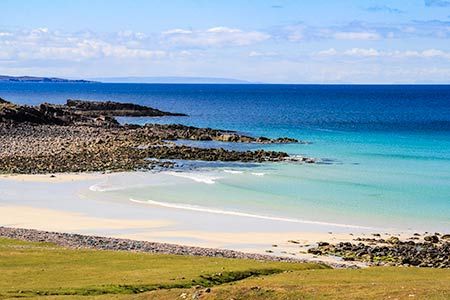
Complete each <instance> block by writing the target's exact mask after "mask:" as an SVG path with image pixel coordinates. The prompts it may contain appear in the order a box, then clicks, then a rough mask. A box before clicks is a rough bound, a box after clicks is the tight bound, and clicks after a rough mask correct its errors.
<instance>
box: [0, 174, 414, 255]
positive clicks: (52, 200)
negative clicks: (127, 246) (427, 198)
mask: <svg viewBox="0 0 450 300" xmlns="http://www.w3.org/2000/svg"><path fill="white" fill-rule="evenodd" d="M114 176H125V177H126V178H127V179H129V180H132V178H130V177H129V176H128V174H126V173H125V174H99V173H93V174H57V175H56V177H54V178H51V177H50V176H49V175H45V176H44V175H31V176H30V175H23V176H22V175H20V176H6V177H4V176H2V177H0V226H7V227H17V228H32V229H39V230H48V231H59V232H70V233H81V234H92V235H101V236H111V237H121V238H130V239H136V240H147V241H154V242H167V243H175V244H184V245H191V246H201V247H212V248H225V249H233V250H238V251H245V252H253V253H266V254H267V253H268V252H266V251H268V250H269V251H272V252H271V253H273V255H277V256H290V257H298V258H306V259H310V260H315V259H317V258H315V257H313V256H312V255H309V254H305V252H306V251H307V247H308V246H309V245H311V244H313V243H315V242H318V241H329V242H339V241H350V240H352V239H353V238H354V237H356V236H359V235H365V236H367V237H370V236H371V232H377V231H376V230H373V231H369V230H363V229H361V230H360V231H357V230H356V229H355V228H342V227H334V226H332V225H319V224H293V223H289V222H281V221H276V220H261V219H255V218H246V217H243V216H230V215H218V214H211V213H208V212H197V211H189V210H180V209H173V208H166V207H158V206H152V205H146V204H140V203H133V202H131V201H129V199H128V197H126V198H123V197H120V196H117V195H115V194H110V193H98V192H94V191H90V190H89V187H91V186H92V185H94V184H99V183H102V182H105V181H106V180H108V178H111V177H114ZM135 176H136V174H135ZM137 176H139V174H138V175H137ZM93 195H95V197H94V196H93ZM99 195H100V196H99ZM114 195H115V196H114ZM329 232H332V233H329ZM382 232H385V231H382ZM351 233H353V234H354V235H351ZM391 234H392V232H388V234H386V235H384V236H383V237H386V236H389V235H391ZM396 234H400V235H405V236H411V232H404V233H401V232H396ZM290 240H294V241H296V243H293V242H289V241H290ZM274 245H276V246H274ZM320 260H323V258H320Z"/></svg>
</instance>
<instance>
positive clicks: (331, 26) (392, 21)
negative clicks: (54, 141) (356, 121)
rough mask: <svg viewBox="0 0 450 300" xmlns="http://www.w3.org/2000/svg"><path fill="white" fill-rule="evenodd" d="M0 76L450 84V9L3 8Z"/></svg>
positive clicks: (35, 4)
mask: <svg viewBox="0 0 450 300" xmlns="http://www.w3.org/2000/svg"><path fill="white" fill-rule="evenodd" d="M0 12H1V16H2V17H1V18H0V74H2V75H35V76H58V77H66V78H95V77H126V76H183V77H220V78H235V79H241V80H247V81H252V82H268V83H450V0H391V1H385V0H376V1H375V0H371V1H369V0H339V1H336V0H314V1H307V0H296V1H294V0H293V1H290V0H277V1H275V0H267V1H264V0H240V1H237V0H227V1H225V0H223V1H219V0H216V1H206V0H190V1H189V0H184V1H181V0H165V1H164V0H153V1H151V0H147V1H143V0H142V1H141V0H128V1H124V0H122V1H117V0H59V1H57V0H52V1H51V0H40V1H39V0H27V1H25V0H0Z"/></svg>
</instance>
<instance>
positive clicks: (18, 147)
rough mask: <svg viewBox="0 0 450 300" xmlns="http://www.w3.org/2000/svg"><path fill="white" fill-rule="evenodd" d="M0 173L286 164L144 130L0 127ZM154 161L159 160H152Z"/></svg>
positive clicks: (281, 156) (278, 156) (270, 154)
mask: <svg viewBox="0 0 450 300" xmlns="http://www.w3.org/2000/svg"><path fill="white" fill-rule="evenodd" d="M0 140H1V141H2V142H1V143H0V173H7V174H11V173H16V174H38V173H41V174H42V173H56V172H85V171H132V170H137V169H152V168H155V167H158V168H159V167H165V168H170V167H173V165H174V164H173V163H171V162H167V161H165V160H167V159H169V160H170V159H185V160H204V161H244V162H264V161H283V160H285V159H287V158H288V155H287V154H286V153H283V152H275V151H265V150H257V151H230V150H225V149H205V148H195V147H188V146H177V145H174V144H173V143H168V142H165V141H164V140H163V139H162V137H161V136H159V134H158V131H156V132H153V131H152V130H149V128H146V127H140V126H123V127H120V126H119V127H111V128H105V127H92V126H73V125H71V126H57V125H39V126H36V125H34V126H33V125H29V124H25V123H22V124H9V125H8V124H1V123H0ZM148 158H156V159H159V160H148Z"/></svg>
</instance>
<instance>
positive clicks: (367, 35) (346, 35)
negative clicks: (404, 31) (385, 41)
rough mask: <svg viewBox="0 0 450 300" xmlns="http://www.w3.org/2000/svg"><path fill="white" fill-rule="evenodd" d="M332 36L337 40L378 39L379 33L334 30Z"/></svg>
mask: <svg viewBox="0 0 450 300" xmlns="http://www.w3.org/2000/svg"><path fill="white" fill-rule="evenodd" d="M333 37H334V38H335V39H337V40H379V39H380V38H381V35H380V34H378V33H375V32H351V31H350V32H336V33H334V34H333Z"/></svg>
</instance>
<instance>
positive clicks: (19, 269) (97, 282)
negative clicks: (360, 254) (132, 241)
mask: <svg viewBox="0 0 450 300" xmlns="http://www.w3.org/2000/svg"><path fill="white" fill-rule="evenodd" d="M196 286H202V287H211V292H209V293H206V292H203V293H202V291H203V290H204V288H202V289H200V290H199V289H196ZM194 294H197V295H198V296H200V299H380V298H381V299H382V298H385V299H387V298H388V297H391V299H395V298H397V299H403V298H404V299H450V270H436V269H418V268H400V267H399V268H393V267H392V268H381V267H380V268H369V269H363V270H332V269H329V268H327V267H325V266H323V265H318V264H301V263H281V262H260V261H253V260H239V259H222V258H207V257H192V256H176V255H156V254H146V253H132V252H117V251H97V250H74V249H65V248H61V247H58V246H55V245H52V244H48V243H29V242H22V241H16V240H10V239H1V238H0V298H3V299H6V298H19V297H20V298H22V297H24V298H32V297H36V298H39V299H59V298H68V299H90V298H96V299H97V298H98V299H181V298H180V295H184V296H186V299H192V296H193V295H194ZM200 294H201V295H200Z"/></svg>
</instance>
